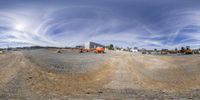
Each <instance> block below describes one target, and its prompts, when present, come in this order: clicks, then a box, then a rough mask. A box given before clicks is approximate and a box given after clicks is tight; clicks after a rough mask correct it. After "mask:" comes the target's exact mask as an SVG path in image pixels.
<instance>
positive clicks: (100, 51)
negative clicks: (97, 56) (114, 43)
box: [95, 47, 105, 53]
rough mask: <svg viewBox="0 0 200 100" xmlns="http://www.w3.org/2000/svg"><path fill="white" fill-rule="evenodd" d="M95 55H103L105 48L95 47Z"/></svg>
mask: <svg viewBox="0 0 200 100" xmlns="http://www.w3.org/2000/svg"><path fill="white" fill-rule="evenodd" d="M95 53H105V48H104V47H97V48H96V50H95Z"/></svg>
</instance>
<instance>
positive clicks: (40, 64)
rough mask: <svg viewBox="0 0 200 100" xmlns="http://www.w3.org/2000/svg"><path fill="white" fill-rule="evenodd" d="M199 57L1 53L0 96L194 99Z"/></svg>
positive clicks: (199, 86) (16, 99) (23, 99)
mask: <svg viewBox="0 0 200 100" xmlns="http://www.w3.org/2000/svg"><path fill="white" fill-rule="evenodd" d="M199 60H200V56H195V55H194V56H184V57H181V56H153V55H140V54H131V53H126V52H107V53H106V54H94V53H83V54H79V53H78V52H77V51H71V50H63V51H62V53H61V54H58V53H55V50H45V49H38V50H29V51H22V52H19V51H18V52H11V53H8V54H3V55H0V64H1V65H0V79H1V80H0V99H1V100H4V99H5V100H8V99H11V100H27V99H28V100H52V99H54V100H63V99H69V100H96V99H106V100H107V99H114V100H124V99H125V100H133V99H138V100H144V99H146V100H158V99H159V100H171V99H174V100H191V99H193V100H199V99H200V78H199V77H200V67H199V66H200V62H199Z"/></svg>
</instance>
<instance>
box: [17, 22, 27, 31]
mask: <svg viewBox="0 0 200 100" xmlns="http://www.w3.org/2000/svg"><path fill="white" fill-rule="evenodd" d="M24 28H25V26H24V25H23V24H16V25H15V29H16V30H19V31H22V30H23V29H24Z"/></svg>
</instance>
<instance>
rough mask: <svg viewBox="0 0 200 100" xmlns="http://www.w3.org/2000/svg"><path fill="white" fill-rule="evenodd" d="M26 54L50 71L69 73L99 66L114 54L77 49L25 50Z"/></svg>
mask: <svg viewBox="0 0 200 100" xmlns="http://www.w3.org/2000/svg"><path fill="white" fill-rule="evenodd" d="M24 54H25V55H26V56H27V57H28V58H30V60H31V61H32V62H35V63H37V64H38V65H39V66H42V67H43V68H44V67H45V68H46V69H47V70H49V71H58V72H67V73H85V72H87V71H89V70H92V69H95V68H96V67H99V65H101V64H102V63H104V62H105V60H106V59H108V58H109V57H111V55H112V54H94V53H78V52H77V51H69V50H62V53H61V54H60V53H56V52H55V50H45V49H39V50H31V51H24Z"/></svg>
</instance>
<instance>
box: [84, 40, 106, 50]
mask: <svg viewBox="0 0 200 100" xmlns="http://www.w3.org/2000/svg"><path fill="white" fill-rule="evenodd" d="M97 47H105V46H104V45H101V44H98V43H95V42H87V43H85V49H95V48H97Z"/></svg>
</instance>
